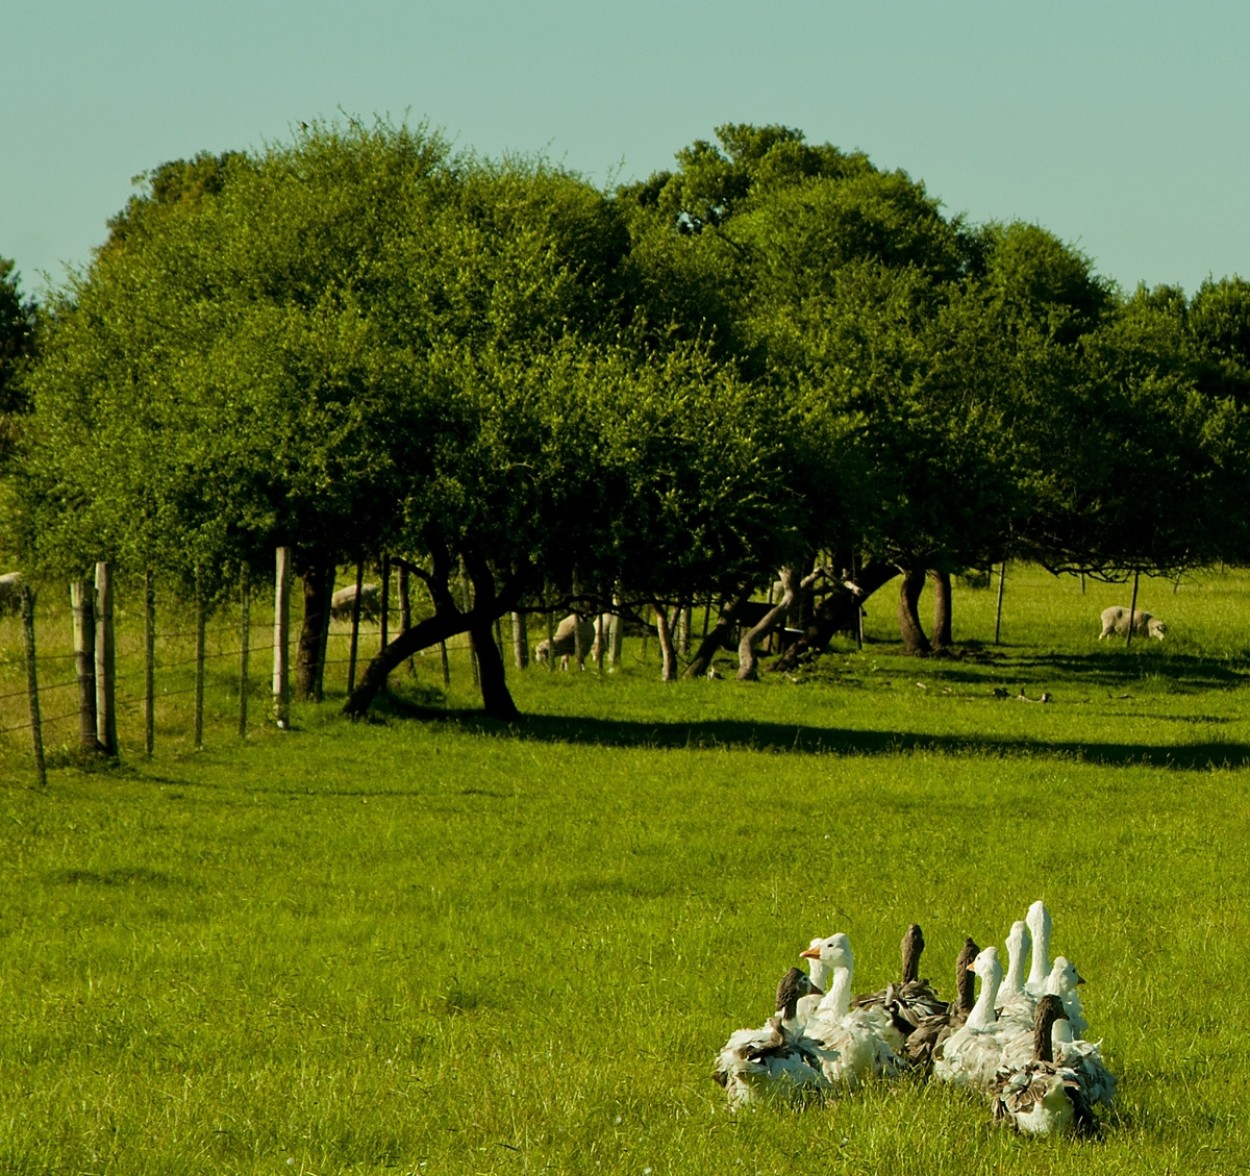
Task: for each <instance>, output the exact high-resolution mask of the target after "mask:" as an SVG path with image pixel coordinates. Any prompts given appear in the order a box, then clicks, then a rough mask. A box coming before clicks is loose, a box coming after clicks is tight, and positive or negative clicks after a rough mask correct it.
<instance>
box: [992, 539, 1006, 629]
mask: <svg viewBox="0 0 1250 1176" xmlns="http://www.w3.org/2000/svg"><path fill="white" fill-rule="evenodd" d="M1006 579H1007V561H1006V560H1003V562H1002V563H1000V564H999V565H998V607H997V609H996V610H995V612H994V644H995V645H997V644H999V641H998V634H999V633H1000V632H1001V630H1002V625H1003V581H1004V580H1006Z"/></svg>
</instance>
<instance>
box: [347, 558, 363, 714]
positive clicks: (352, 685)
mask: <svg viewBox="0 0 1250 1176" xmlns="http://www.w3.org/2000/svg"><path fill="white" fill-rule="evenodd" d="M364 585H365V564H364V560H359V559H358V560H357V561H356V599H355V600H353V601H352V636H351V641H350V643H349V645H348V652H347V693H348V694H351V692H352V691H353V690H355V689H356V646H357V643H358V641H359V640H360V594H361V591H362V590H363V589H364Z"/></svg>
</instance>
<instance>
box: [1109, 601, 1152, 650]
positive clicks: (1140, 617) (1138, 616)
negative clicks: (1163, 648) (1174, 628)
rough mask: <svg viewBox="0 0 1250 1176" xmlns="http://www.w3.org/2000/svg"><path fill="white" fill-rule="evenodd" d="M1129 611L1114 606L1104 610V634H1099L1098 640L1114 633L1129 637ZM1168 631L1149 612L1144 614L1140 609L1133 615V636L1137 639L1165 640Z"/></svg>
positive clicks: (1118, 635) (1119, 606) (1116, 605)
mask: <svg viewBox="0 0 1250 1176" xmlns="http://www.w3.org/2000/svg"><path fill="white" fill-rule="evenodd" d="M1128 618H1129V610H1128V609H1126V608H1124V607H1123V606H1121V605H1118V604H1113V605H1112V606H1111V607H1110V608H1104V609H1103V610H1102V632H1101V633H1099V634H1098V640H1099V641H1101V640H1102V639H1103V638H1104V637H1108V636H1110V635H1111V634H1112V633H1114V634H1115V635H1116V636H1117V637H1127V636H1128V627H1129V619H1128ZM1167 631H1168V627H1167V626H1166V625H1165V624H1164V623H1163V622H1162V621H1161V620H1159V618H1158V617H1152V616H1151V615H1150V614H1149V613H1148V612H1142V611H1141V610H1140V609H1138V610H1137V611H1136V612H1134V613H1133V635H1134V636H1135V637H1157V638H1158V639H1159V640H1160V641H1162V640H1163V637H1164V634H1166V633H1167Z"/></svg>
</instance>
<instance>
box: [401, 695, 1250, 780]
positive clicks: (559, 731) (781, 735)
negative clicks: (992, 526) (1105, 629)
mask: <svg viewBox="0 0 1250 1176" xmlns="http://www.w3.org/2000/svg"><path fill="white" fill-rule="evenodd" d="M387 710H388V712H389V713H390V714H391V715H392V716H394V717H396V718H410V719H421V720H425V721H437V722H443V723H448V724H450V725H453V726H455V727H457V728H459V729H460V730H463V731H466V732H470V733H473V734H481V735H491V736H494V737H497V738H510V739H519V740H526V741H530V742H535V743H567V744H581V745H591V746H601V747H618V748H632V747H639V748H658V749H666V750H673V749H683V748H684V749H696V750H697V749H712V748H738V749H743V750H750V751H763V752H772V753H789V754H797V755H837V756H862V755H868V756H877V755H899V754H907V753H914V752H936V753H938V754H943V755H953V756H959V755H992V756H1001V757H1004V758H1010V757H1013V756H1019V757H1044V758H1058V759H1070V760H1076V761H1080V762H1084V763H1091V764H1104V765H1109V766H1120V767H1129V766H1133V767H1141V766H1149V767H1158V768H1173V769H1177V770H1194V769H1206V768H1211V767H1232V768H1236V767H1243V766H1246V765H1250V744H1247V743H1233V742H1228V743H1224V742H1214V741H1213V742H1203V743H1186V744H1182V745H1169V746H1160V745H1157V744H1148V743H1108V742H1094V741H1082V740H1071V741H1067V740H1041V739H1036V740H1034V739H1026V738H1019V737H1015V738H1012V737H1002V736H975V737H972V736H958V735H933V734H923V733H920V732H912V731H872V730H866V731H857V730H851V729H849V728H840V727H813V726H797V725H795V726H792V725H788V724H781V723H769V722H754V721H750V720H736V719H705V720H700V721H698V722H677V723H662V722H661V723H656V722H634V721H631V720H623V719H600V718H580V717H578V718H574V717H569V716H558V715H530V716H527V717H526V718H524V719H522V720H521V721H520V722H513V723H505V722H500V721H496V720H492V719H488V718H486V717H484V716H483V715H482V713H481V712H480V711H470V710H441V709H433V708H429V707H424V706H418V705H413V704H411V703H407V702H405V701H403V700H402V699H399V698H395V697H392V698H391V699H390V700H389V704H388V706H387Z"/></svg>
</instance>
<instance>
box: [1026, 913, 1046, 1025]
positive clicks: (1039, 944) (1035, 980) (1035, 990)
mask: <svg viewBox="0 0 1250 1176" xmlns="http://www.w3.org/2000/svg"><path fill="white" fill-rule="evenodd" d="M1024 920H1025V923H1026V924H1027V925H1028V929H1029V932H1030V934H1031V935H1032V936H1033V955H1032V958H1031V959H1030V961H1029V978H1028V980H1027V981H1026V982H1025V985H1024V990H1025V992H1027V993H1028V994H1029V996H1031V997H1032V998H1033V999H1034V1000H1035V1001H1036V1000H1037V999H1038V997H1040V996H1042V995H1043V994H1044V993H1045V991H1046V977H1047V975H1048V974H1049V973H1050V911H1048V910H1047V909H1046V904H1045V903H1044V902H1042V901H1041V899H1038V901H1037V902H1035V903H1034V904H1033V905H1032V906H1031V907H1029V911H1028V914H1026V915H1025V916H1024Z"/></svg>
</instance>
